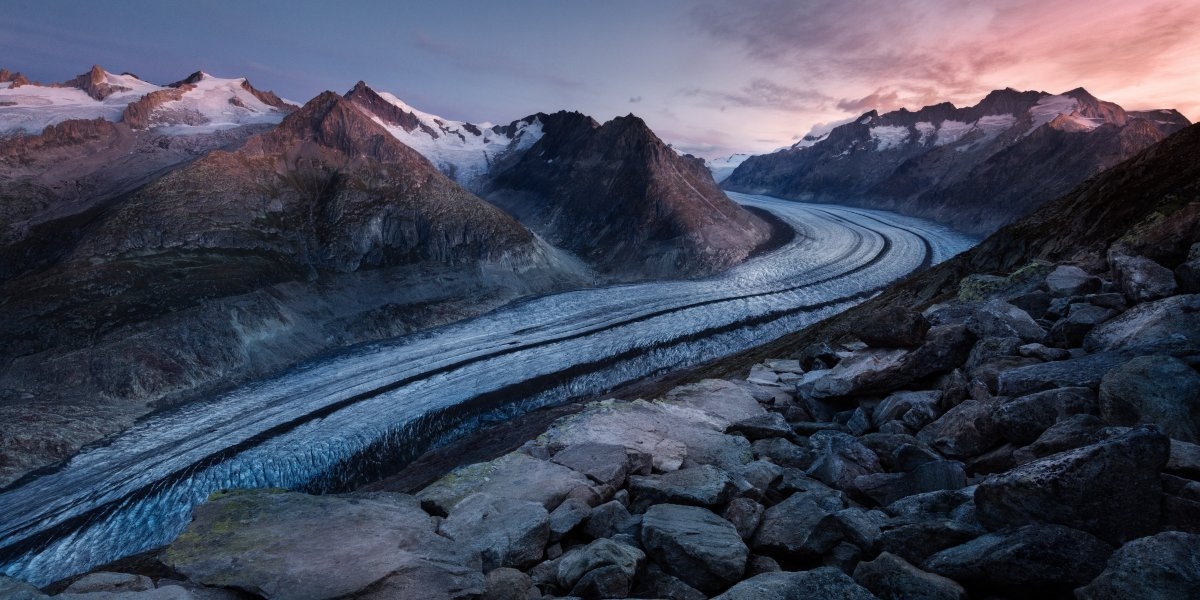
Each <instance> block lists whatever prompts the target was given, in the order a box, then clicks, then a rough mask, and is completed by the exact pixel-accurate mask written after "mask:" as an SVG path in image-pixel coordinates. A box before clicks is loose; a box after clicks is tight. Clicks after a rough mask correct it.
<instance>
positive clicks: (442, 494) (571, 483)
mask: <svg viewBox="0 0 1200 600" xmlns="http://www.w3.org/2000/svg"><path fill="white" fill-rule="evenodd" d="M589 485H591V484H590V482H589V481H588V478H587V477H585V476H584V475H582V474H580V473H579V472H577V471H574V470H572V469H569V468H567V467H564V466H562V465H559V464H555V463H552V462H549V461H545V460H541V459H538V458H534V457H532V456H529V455H528V454H525V453H522V452H512V453H509V454H506V455H504V456H501V457H500V458H497V459H495V460H491V461H487V462H481V463H475V464H472V465H466V466H463V467H459V468H457V469H455V470H454V471H452V472H451V473H450V474H448V475H446V476H445V477H442V478H441V479H439V480H437V481H435V482H433V483H432V484H430V485H429V486H428V487H426V488H425V489H423V490H421V491H420V492H418V493H417V497H418V498H420V499H421V503H422V505H424V506H425V507H426V508H428V509H430V510H431V511H433V512H438V513H442V514H447V513H449V512H450V509H452V508H454V506H455V505H456V504H458V503H459V502H460V501H462V499H463V498H466V497H467V496H470V495H471V494H476V493H486V494H490V495H492V496H495V497H497V498H512V499H514V500H528V501H530V502H537V503H538V504H541V505H542V506H544V507H545V508H546V510H554V509H555V508H556V507H557V506H558V505H559V504H560V503H561V502H562V501H563V500H564V499H566V497H567V495H568V494H570V493H571V491H572V490H574V489H576V488H579V487H586V486H589Z"/></svg>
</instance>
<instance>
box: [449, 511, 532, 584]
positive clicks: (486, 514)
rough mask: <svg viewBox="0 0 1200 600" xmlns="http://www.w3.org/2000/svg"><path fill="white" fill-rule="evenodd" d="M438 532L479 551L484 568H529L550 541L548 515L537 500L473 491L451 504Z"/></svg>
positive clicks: (485, 569)
mask: <svg viewBox="0 0 1200 600" xmlns="http://www.w3.org/2000/svg"><path fill="white" fill-rule="evenodd" d="M439 531H441V533H442V535H444V536H446V537H448V538H450V539H452V540H454V541H455V542H457V543H459V544H461V545H462V546H463V547H466V548H470V549H472V550H475V551H477V552H479V553H480V557H481V558H482V559H483V569H484V571H490V570H492V569H496V568H499V567H515V568H521V567H528V566H532V565H533V564H534V563H536V562H538V561H539V560H541V558H542V554H543V552H544V550H545V548H546V544H547V543H549V541H550V514H549V513H547V512H546V509H545V508H544V507H542V505H541V504H538V503H537V502H530V501H528V500H514V499H512V498H497V497H496V496H492V495H491V494H472V495H470V496H467V497H466V498H463V500H462V501H461V502H459V503H458V504H456V505H454V508H453V509H452V510H451V511H450V515H449V516H448V517H446V520H445V521H442V524H441V526H440V527H439Z"/></svg>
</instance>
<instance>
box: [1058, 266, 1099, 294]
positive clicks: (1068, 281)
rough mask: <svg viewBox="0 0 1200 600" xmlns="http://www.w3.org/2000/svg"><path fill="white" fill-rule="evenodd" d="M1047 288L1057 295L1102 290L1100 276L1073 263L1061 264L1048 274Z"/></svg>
mask: <svg viewBox="0 0 1200 600" xmlns="http://www.w3.org/2000/svg"><path fill="white" fill-rule="evenodd" d="M1046 289H1047V290H1048V291H1049V292H1050V293H1051V294H1053V295H1055V296H1060V297H1061V296H1080V295H1083V294H1091V293H1094V292H1098V291H1100V278H1099V277H1094V276H1092V275H1089V274H1088V272H1087V271H1084V270H1083V269H1080V268H1079V267H1075V266H1071V265H1059V266H1057V267H1055V268H1054V270H1053V271H1051V272H1050V274H1049V275H1046Z"/></svg>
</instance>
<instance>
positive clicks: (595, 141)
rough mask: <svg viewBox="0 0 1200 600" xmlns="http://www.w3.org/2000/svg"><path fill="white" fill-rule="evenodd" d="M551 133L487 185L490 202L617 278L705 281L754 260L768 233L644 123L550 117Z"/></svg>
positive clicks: (700, 166) (694, 163)
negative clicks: (700, 277)
mask: <svg viewBox="0 0 1200 600" xmlns="http://www.w3.org/2000/svg"><path fill="white" fill-rule="evenodd" d="M545 120H546V122H545V124H544V126H543V129H544V131H545V134H544V135H543V136H542V138H541V139H539V140H538V141H537V143H535V144H534V145H533V146H532V147H530V148H529V150H528V151H526V152H525V153H524V154H522V155H521V156H520V158H519V159H518V160H516V161H515V162H514V163H513V164H512V165H510V166H504V167H502V168H501V169H500V170H498V172H496V174H495V175H494V178H493V179H492V182H491V187H490V191H489V192H488V193H487V194H486V196H485V197H486V198H487V199H488V200H489V201H492V202H494V203H496V204H498V205H500V206H502V207H504V208H505V209H506V210H508V211H510V212H512V213H513V214H514V215H516V216H517V217H518V218H519V219H520V220H521V221H522V222H523V223H526V224H528V225H529V226H530V227H532V228H533V229H534V230H535V231H538V232H539V233H541V234H542V235H543V236H545V237H546V239H548V240H550V241H551V243H554V244H557V245H561V246H562V247H565V248H567V249H568V250H571V251H572V252H574V253H576V254H578V255H579V256H581V257H583V258H584V259H585V260H587V261H588V262H589V263H590V264H594V265H597V267H598V268H599V269H600V270H601V271H603V272H606V273H609V274H611V275H613V276H616V277H618V278H628V279H638V278H653V277H678V276H681V275H683V276H696V275H705V274H709V273H713V272H716V271H719V270H721V269H725V268H728V267H729V266H731V265H734V264H737V263H738V262H740V261H742V260H744V259H745V258H746V257H747V256H749V255H750V254H751V253H752V252H753V251H754V250H755V249H756V248H758V247H759V246H760V245H761V244H763V243H765V242H766V241H767V240H768V239H769V238H770V236H771V227H770V225H768V224H767V223H766V222H765V221H763V220H762V219H760V218H759V217H758V216H756V215H754V214H751V213H749V212H747V211H746V210H745V209H743V208H741V207H740V206H738V205H737V204H735V203H734V202H732V201H731V200H729V198H727V197H726V196H725V194H724V193H723V192H721V190H720V189H719V188H718V187H717V186H716V184H715V183H714V182H713V180H712V175H711V174H710V173H709V171H708V169H707V168H706V167H705V166H704V162H703V161H702V160H700V159H697V158H693V157H690V156H684V157H681V156H679V155H678V154H677V153H676V152H675V151H674V150H672V149H671V148H669V147H668V146H667V145H666V144H664V143H663V142H662V140H660V139H658V137H657V136H655V135H654V133H653V132H652V131H650V129H649V128H648V127H647V126H646V124H645V122H643V121H642V120H641V119H639V118H637V117H635V116H633V115H629V116H626V117H619V118H616V119H613V120H612V121H609V122H607V123H605V124H603V125H599V124H597V123H596V122H595V121H594V120H592V119H591V118H590V117H586V116H584V115H581V114H579V113H565V112H562V113H556V114H554V115H549V116H548V117H545Z"/></svg>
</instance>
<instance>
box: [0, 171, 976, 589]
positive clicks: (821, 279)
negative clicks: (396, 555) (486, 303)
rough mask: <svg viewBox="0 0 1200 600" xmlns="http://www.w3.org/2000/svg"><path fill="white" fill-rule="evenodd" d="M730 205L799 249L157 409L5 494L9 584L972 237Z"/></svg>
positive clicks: (916, 224)
mask: <svg viewBox="0 0 1200 600" xmlns="http://www.w3.org/2000/svg"><path fill="white" fill-rule="evenodd" d="M731 196H732V197H734V199H735V200H737V201H739V202H741V203H743V204H745V205H748V206H755V207H760V208H763V209H767V210H770V211H771V212H773V213H775V214H776V215H777V216H779V217H780V218H781V219H782V220H784V221H785V222H787V223H788V224H789V225H790V226H792V227H794V228H795V229H796V230H797V235H796V238H795V239H794V240H793V241H792V242H791V243H789V244H787V245H786V246H784V247H783V248H780V249H779V250H776V251H774V252H772V253H770V254H767V255H765V256H761V257H758V258H755V259H752V260H750V261H748V262H746V263H745V264H743V265H741V266H738V267H736V268H734V269H731V270H730V271H728V272H726V273H724V274H722V275H720V276H717V277H713V278H709V279H704V280H693V281H675V282H664V283H644V284H636V285H622V286H613V287H606V288H598V289H590V290H581V291H575V292H568V293H563V294H557V295H553V296H547V297H542V298H537V299H533V300H528V301H524V302H520V303H517V304H514V305H510V306H508V307H505V308H502V309H500V310H497V311H494V312H492V313H489V314H486V315H483V316H481V317H478V318H474V319H470V320H467V321H464V322H460V323H456V324H453V325H450V326H446V327H442V328H439V329H436V330H432V331H427V332H423V333H421V334H418V335H414V336H409V337H405V338H401V339H397V340H392V341H389V342H385V343H377V344H370V345H365V346H360V347H356V348H352V349H350V350H347V351H343V352H340V353H337V354H335V355H332V356H329V357H326V358H324V359H322V360H319V361H313V362H310V363H307V364H304V365H301V366H298V367H296V368H294V369H291V370H290V371H288V372H286V373H284V374H282V375H280V376H278V377H275V378H272V379H269V380H266V381H261V382H257V383H255V384H252V385H247V386H244V387H242V388H240V389H237V390H235V391H233V392H230V393H227V394H224V395H222V396H219V397H216V398H213V399H211V400H208V401H205V402H199V403H194V404H191V405H187V406H183V407H180V408H178V409H174V410H171V411H169V412H164V413H160V414H156V415H152V416H151V417H149V418H147V419H145V420H143V421H142V422H140V423H139V424H137V425H136V426H135V427H133V428H132V429H130V430H128V431H126V432H124V433H122V434H121V435H119V436H117V437H116V438H114V439H112V440H110V441H109V442H108V443H106V444H105V445H102V446H98V447H93V448H90V449H88V450H85V451H84V452H82V453H80V454H79V455H78V456H76V457H75V458H73V459H72V460H71V461H69V463H68V464H66V465H65V466H63V467H62V468H60V469H58V470H57V471H55V472H52V473H48V474H44V475H42V476H40V477H36V478H29V479H27V480H24V481H21V482H18V483H17V484H15V485H14V486H13V487H12V488H10V489H8V490H7V491H5V492H4V493H0V515H2V516H0V572H3V573H5V574H8V575H11V576H15V577H18V578H21V579H25V580H28V581H31V582H33V583H34V584H36V585H44V584H46V583H49V582H52V581H55V580H58V579H60V578H62V577H65V576H69V575H71V574H74V573H79V572H83V571H85V570H87V569H89V568H91V567H94V566H96V565H99V564H103V563H105V562H108V561H111V560H113V559H116V558H119V557H122V556H127V555H130V554H133V553H137V552H140V551H143V550H147V549H150V548H154V547H157V546H161V545H163V544H165V543H166V542H168V541H170V540H171V539H172V538H173V537H174V536H175V535H177V534H178V533H179V531H181V530H182V528H183V527H184V525H185V524H186V523H187V522H188V519H189V516H190V512H191V508H192V507H193V506H195V505H196V504H198V503H200V502H202V501H203V500H204V499H205V498H207V497H208V495H209V494H210V493H212V492H214V491H217V490H220V489H223V488H233V487H285V488H296V489H304V490H308V491H319V492H333V491H340V490H345V489H348V488H350V487H352V486H354V485H356V484H359V483H362V482H364V481H367V480H369V479H370V478H372V477H373V476H377V474H378V473H380V472H381V471H382V470H383V469H384V468H386V467H387V465H388V464H395V463H396V462H397V461H402V460H406V459H410V458H412V457H414V456H415V455H418V454H420V453H421V452H422V451H423V450H425V449H427V448H428V447H430V446H431V445H434V444H437V443H438V442H439V441H442V440H444V439H447V438H450V437H453V436H454V435H456V434H457V433H459V432H463V431H468V430H472V429H474V428H477V427H479V426H481V425H483V424H486V423H487V422H490V421H493V420H500V419H505V418H509V417H511V416H514V415H517V414H520V413H523V412H526V411H529V410H532V409H535V408H539V407H543V406H548V405H552V404H556V403H560V402H563V401H565V400H568V399H570V398H573V397H579V396H584V395H588V394H595V393H600V392H603V391H604V390H606V389H610V388H612V387H614V386H617V385H620V384H622V383H624V382H628V381H631V380H634V379H637V378H641V377H645V376H647V375H651V374H654V373H658V372H662V371H665V370H670V369H675V368H679V367H683V366H687V365H691V364H696V363H700V362H704V361H708V360H712V359H716V358H720V357H722V356H727V355H730V354H733V353H735V352H738V351H741V350H744V349H747V348H751V347H754V346H756V345H760V344H762V343H764V342H765V341H768V340H770V339H773V338H775V337H777V336H779V335H782V334H784V333H786V332H789V331H794V330H796V329H798V328H801V327H803V326H805V325H808V324H811V323H813V322H815V321H817V320H820V319H822V318H825V317H827V316H830V315H832V314H835V313H837V312H840V311H842V310H845V309H846V308H848V307H850V306H852V305H853V304H855V303H858V302H861V301H862V300H864V299H866V298H868V297H870V296H871V295H872V294H874V293H876V292H877V291H879V290H880V289H881V288H882V287H883V286H885V285H887V284H888V283H890V282H892V281H894V280H896V279H897V278H900V277H903V276H905V275H907V274H909V273H911V272H913V271H915V270H917V269H920V268H922V267H924V266H928V265H929V264H932V263H936V262H940V261H942V260H945V259H947V258H949V257H951V256H953V255H954V254H957V253H959V252H961V251H963V250H965V249H967V248H969V247H970V246H971V245H972V244H973V243H974V242H975V241H976V240H974V239H973V238H969V237H967V236H964V235H961V234H958V233H956V232H953V231H951V230H949V229H946V228H944V227H941V226H938V225H935V224H932V223H929V222H926V221H921V220H919V219H912V218H907V217H901V216H898V215H895V214H890V213H883V212H876V211H869V210H862V209H847V208H841V207H837V206H832V205H806V204H800V203H794V202H786V201H780V200H775V199H771V198H767V197H761V196H745V195H740V194H731Z"/></svg>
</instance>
